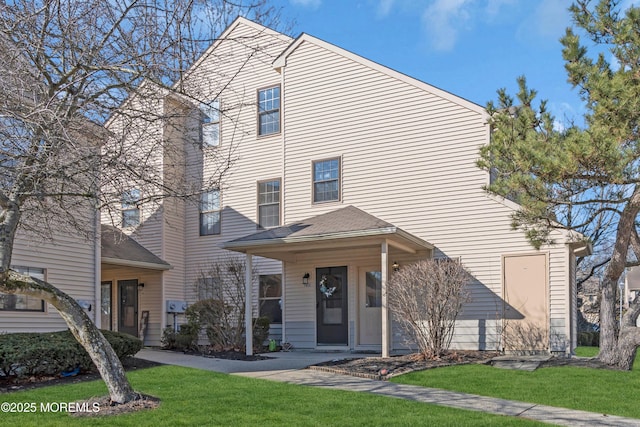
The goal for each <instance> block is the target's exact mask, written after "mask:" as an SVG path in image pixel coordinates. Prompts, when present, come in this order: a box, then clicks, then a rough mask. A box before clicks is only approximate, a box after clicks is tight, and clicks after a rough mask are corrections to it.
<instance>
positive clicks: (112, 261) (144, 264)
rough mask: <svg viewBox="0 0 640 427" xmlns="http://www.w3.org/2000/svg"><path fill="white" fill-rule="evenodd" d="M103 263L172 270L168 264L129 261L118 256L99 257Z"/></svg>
mask: <svg viewBox="0 0 640 427" xmlns="http://www.w3.org/2000/svg"><path fill="white" fill-rule="evenodd" d="M101 260H102V262H103V263H104V264H112V265H122V266H125V267H137V268H147V269H149V270H172V269H173V266H171V265H169V264H156V263H153V262H144V261H131V260H127V259H119V258H101Z"/></svg>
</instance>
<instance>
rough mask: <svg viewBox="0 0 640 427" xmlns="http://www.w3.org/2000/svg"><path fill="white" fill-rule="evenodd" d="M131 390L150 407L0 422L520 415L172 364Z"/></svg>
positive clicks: (71, 389)
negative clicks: (155, 404)
mask: <svg viewBox="0 0 640 427" xmlns="http://www.w3.org/2000/svg"><path fill="white" fill-rule="evenodd" d="M128 376H129V378H130V380H131V382H132V384H133V386H134V388H135V389H136V390H138V391H140V392H143V393H146V394H150V395H153V396H157V397H159V398H161V399H162V403H161V405H160V407H159V408H158V409H155V410H147V411H141V412H137V413H134V414H125V415H118V416H115V417H114V416H112V417H102V418H100V417H98V418H92V419H87V418H72V417H70V416H69V415H67V414H66V413H42V412H38V413H34V414H30V413H29V414H11V413H3V414H2V415H0V425H2V426H5V425H6V426H36V425H37V426H65V427H67V426H68V427H70V426H74V425H78V426H80V425H82V426H86V425H96V426H121V425H124V426H128V425H131V426H139V425H144V426H147V425H150V426H164V425H171V426H197V425H233V426H247V425H249V426H250V425H260V426H272V425H273V426H275V425H277V426H281V425H291V426H305V425H306V426H321V425H331V426H334V425H345V426H347V425H348V426H358V425H362V426H384V425H388V426H397V425H407V426H414V425H438V426H471V425H473V426H476V425H491V426H513V425H541V424H538V423H534V422H531V421H527V420H522V419H516V418H510V417H502V416H496V415H489V414H484V413H478V412H469V411H462V410H456V409H450V408H445V407H438V406H432V405H427V404H423V403H418V402H411V401H406V400H400V399H394V398H388V397H382V396H375V395H372V394H366V393H356V392H348V391H340V390H326V389H320V388H314V387H304V386H296V385H291V384H283V383H277V382H272V381H266V380H257V379H251V378H243V377H237V376H230V375H225V374H219V373H215V372H207V371H200V370H197V369H190V368H182V367H176V366H160V367H156V368H150V369H144V370H139V371H134V372H131V373H129V374H128ZM103 395H106V387H105V386H104V384H103V383H102V382H101V381H92V382H86V383H79V384H72V385H64V386H52V387H43V388H40V389H36V390H30V391H23V392H15V393H8V394H0V402H34V403H36V404H37V405H38V406H39V405H40V403H45V404H46V403H51V402H70V401H74V400H80V399H87V398H89V397H92V396H103Z"/></svg>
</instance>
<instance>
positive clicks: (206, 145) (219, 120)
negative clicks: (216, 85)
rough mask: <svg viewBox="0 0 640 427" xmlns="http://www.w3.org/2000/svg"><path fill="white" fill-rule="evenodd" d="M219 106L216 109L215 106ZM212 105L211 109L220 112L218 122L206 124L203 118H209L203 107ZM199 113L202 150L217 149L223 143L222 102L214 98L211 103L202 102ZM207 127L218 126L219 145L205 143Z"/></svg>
mask: <svg viewBox="0 0 640 427" xmlns="http://www.w3.org/2000/svg"><path fill="white" fill-rule="evenodd" d="M216 103H217V104H218V105H217V107H214V105H215V104H216ZM210 104H211V108H216V109H217V112H218V120H217V121H215V122H213V121H212V122H208V123H205V122H204V120H203V117H204V116H206V117H209V116H207V115H206V114H205V112H204V111H203V108H202V106H203V105H206V106H209V105H210ZM198 110H199V112H200V148H201V149H204V148H217V147H219V146H220V145H221V143H222V118H221V117H220V116H221V114H220V113H221V111H222V107H221V102H220V99H219V98H214V99H212V100H210V101H209V102H202V103H200V106H199V108H198ZM206 126H217V127H218V144H216V145H211V144H206V143H205V142H204V128H205V127H206Z"/></svg>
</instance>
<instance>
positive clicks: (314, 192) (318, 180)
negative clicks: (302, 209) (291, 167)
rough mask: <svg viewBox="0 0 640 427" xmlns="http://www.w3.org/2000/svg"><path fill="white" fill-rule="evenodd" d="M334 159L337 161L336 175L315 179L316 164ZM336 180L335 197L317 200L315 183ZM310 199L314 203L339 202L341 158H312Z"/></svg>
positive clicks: (340, 194)
mask: <svg viewBox="0 0 640 427" xmlns="http://www.w3.org/2000/svg"><path fill="white" fill-rule="evenodd" d="M333 161H336V162H337V163H338V168H337V171H338V176H337V177H335V178H333V177H329V178H324V177H321V178H319V179H317V177H316V165H319V164H321V163H327V162H333ZM334 181H335V182H336V183H337V186H338V195H337V197H336V198H335V199H324V200H318V194H317V193H316V184H325V183H329V182H334ZM311 193H312V194H311V200H312V202H313V203H314V204H316V203H331V202H339V201H340V200H342V159H341V158H340V157H331V158H328V159H321V160H314V161H312V162H311Z"/></svg>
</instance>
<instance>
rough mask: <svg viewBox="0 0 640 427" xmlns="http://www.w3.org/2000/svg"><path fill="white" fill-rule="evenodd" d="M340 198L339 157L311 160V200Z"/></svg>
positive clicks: (320, 201)
mask: <svg viewBox="0 0 640 427" xmlns="http://www.w3.org/2000/svg"><path fill="white" fill-rule="evenodd" d="M336 200H340V159H339V158H335V159H327V160H319V161H316V162H313V202H314V203H322V202H331V201H336Z"/></svg>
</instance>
